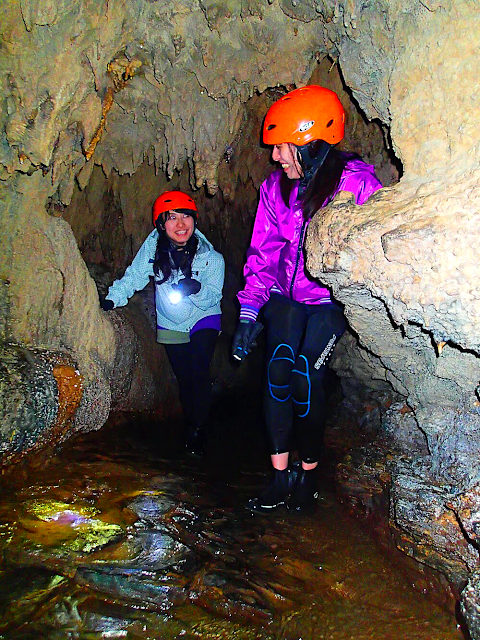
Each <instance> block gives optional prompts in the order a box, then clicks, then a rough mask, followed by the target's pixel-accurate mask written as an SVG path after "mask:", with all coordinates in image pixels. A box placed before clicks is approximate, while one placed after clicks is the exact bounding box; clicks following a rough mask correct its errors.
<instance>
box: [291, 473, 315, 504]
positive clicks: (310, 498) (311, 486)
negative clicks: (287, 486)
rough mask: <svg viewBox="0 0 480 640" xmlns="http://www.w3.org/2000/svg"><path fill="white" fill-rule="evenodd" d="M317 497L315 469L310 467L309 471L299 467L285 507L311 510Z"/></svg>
mask: <svg viewBox="0 0 480 640" xmlns="http://www.w3.org/2000/svg"><path fill="white" fill-rule="evenodd" d="M317 498H318V491H317V469H316V468H315V469H310V470H309V471H305V469H300V470H299V471H298V475H297V477H296V480H295V484H294V485H293V488H292V495H291V496H290V499H289V501H288V504H287V508H288V509H289V510H290V511H296V512H308V511H313V509H314V508H315V501H316V499H317Z"/></svg>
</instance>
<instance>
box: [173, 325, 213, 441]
mask: <svg viewBox="0 0 480 640" xmlns="http://www.w3.org/2000/svg"><path fill="white" fill-rule="evenodd" d="M217 337H218V331H217V330H216V329H199V330H198V331H195V332H194V333H192V335H191V336H190V342H187V343H185V344H166V345H164V346H165V349H166V351H167V355H168V359H169V360H170V364H171V365H172V369H173V373H174V374H175V377H176V378H177V380H178V385H179V387H180V402H181V404H182V409H183V414H184V416H185V419H186V420H187V422H188V426H190V427H193V428H194V429H198V428H200V427H203V426H205V423H206V422H207V419H208V414H209V411H210V405H211V402H212V381H211V378H210V363H211V361H212V358H213V352H214V350H215V343H216V342H217Z"/></svg>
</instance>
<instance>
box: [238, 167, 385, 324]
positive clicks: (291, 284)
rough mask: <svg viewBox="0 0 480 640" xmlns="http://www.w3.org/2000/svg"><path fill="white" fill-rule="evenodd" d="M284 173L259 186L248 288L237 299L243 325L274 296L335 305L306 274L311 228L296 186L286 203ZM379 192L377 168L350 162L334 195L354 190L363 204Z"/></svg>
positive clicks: (249, 257) (247, 271)
mask: <svg viewBox="0 0 480 640" xmlns="http://www.w3.org/2000/svg"><path fill="white" fill-rule="evenodd" d="M282 173H283V170H282V169H278V170H277V171H274V172H273V173H272V174H271V175H270V176H269V177H268V178H267V179H266V180H265V182H264V183H263V184H262V186H261V187H260V202H259V204H258V209H257V215H256V217H255V224H254V227H253V234H252V241H251V243H250V247H249V249H248V251H247V262H246V264H245V268H244V271H243V274H244V276H245V288H244V289H243V291H239V293H238V296H237V297H238V300H239V302H240V305H241V311H240V319H243V320H255V319H256V317H257V315H258V312H259V310H260V309H261V307H263V305H264V304H265V303H266V302H267V301H268V299H269V297H270V293H271V292H277V293H280V294H282V295H284V296H287V297H288V298H291V299H292V300H296V301H297V302H303V303H305V304H329V303H330V302H331V299H330V291H329V290H328V289H326V288H324V287H322V286H321V284H320V283H319V282H317V281H316V280H313V279H312V278H311V277H309V276H308V275H307V274H306V273H305V265H304V253H303V242H304V239H305V234H306V230H307V226H308V223H306V222H304V219H303V213H302V210H301V206H300V203H299V202H297V193H298V184H297V185H296V186H295V187H294V188H293V189H292V192H291V197H290V206H288V207H287V206H286V205H285V203H284V202H283V199H282V195H281V193H280V180H281V177H282ZM381 188H382V185H381V183H380V181H379V180H378V179H377V177H376V176H375V170H374V167H373V165H370V164H366V163H365V162H363V160H359V159H352V160H350V161H349V162H347V164H346V166H345V169H344V171H343V173H342V177H341V178H340V183H339V185H338V189H337V190H336V191H335V193H334V194H333V195H334V196H335V195H336V194H337V193H338V192H339V191H350V192H351V193H353V195H354V196H355V202H356V203H357V204H359V205H361V204H363V203H364V202H365V201H366V200H368V198H369V197H370V196H371V195H372V193H374V192H375V191H377V190H378V189H381Z"/></svg>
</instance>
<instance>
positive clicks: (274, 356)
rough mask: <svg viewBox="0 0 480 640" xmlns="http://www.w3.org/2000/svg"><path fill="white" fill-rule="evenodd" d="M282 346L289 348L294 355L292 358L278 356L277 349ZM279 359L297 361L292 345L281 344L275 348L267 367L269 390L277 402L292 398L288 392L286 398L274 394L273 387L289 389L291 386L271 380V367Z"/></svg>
mask: <svg viewBox="0 0 480 640" xmlns="http://www.w3.org/2000/svg"><path fill="white" fill-rule="evenodd" d="M281 347H286V348H287V349H289V350H290V352H291V354H292V357H291V358H286V357H280V358H277V357H276V355H277V351H278V350H279V349H280V348H281ZM279 360H287V361H288V362H291V363H292V364H293V363H294V362H295V354H294V352H293V349H292V347H291V346H290V345H289V344H279V345H278V347H276V348H275V351H274V352H273V355H272V357H271V358H270V362H269V363H268V367H267V379H268V391H269V393H270V396H271V397H272V398H273V399H274V400H277V402H286V401H287V400H289V399H290V395H291V394H290V393H289V394H288V396H287V397H286V398H278V397H277V396H276V395H274V393H273V389H288V388H289V387H290V385H289V384H273V383H272V382H271V380H270V367H271V366H272V363H273V362H278V361H279Z"/></svg>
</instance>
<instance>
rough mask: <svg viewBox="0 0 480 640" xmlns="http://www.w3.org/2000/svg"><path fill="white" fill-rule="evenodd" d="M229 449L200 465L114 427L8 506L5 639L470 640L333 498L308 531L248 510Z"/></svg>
mask: <svg viewBox="0 0 480 640" xmlns="http://www.w3.org/2000/svg"><path fill="white" fill-rule="evenodd" d="M230 427H231V425H230ZM222 434H223V436H222ZM217 435H218V437H217V444H218V441H220V440H221V439H222V437H225V439H226V441H225V442H224V443H223V445H222V446H225V445H226V448H225V449H224V450H225V451H227V452H228V450H229V448H228V442H230V445H231V446H230V454H231V457H230V458H229V457H228V454H222V453H221V447H220V449H218V450H215V451H213V452H212V454H211V456H210V459H209V460H207V461H206V462H195V461H190V460H188V459H184V458H183V457H182V456H172V455H170V454H171V450H170V452H168V456H166V457H162V458H161V457H160V456H159V454H160V453H161V449H162V445H161V443H160V444H159V443H158V442H157V443H156V444H155V446H153V442H154V441H149V442H146V443H145V441H144V440H143V441H142V440H141V438H140V437H139V429H138V425H133V426H132V425H128V424H126V425H119V424H118V423H117V424H112V425H111V426H110V427H109V428H105V429H104V430H102V431H100V432H99V433H95V434H89V435H87V436H84V437H81V438H78V439H77V440H76V441H75V443H73V444H72V445H71V446H69V447H68V448H66V449H65V450H64V451H63V452H62V453H61V454H59V455H58V456H57V457H56V458H55V459H54V460H53V461H52V464H51V465H50V466H49V467H48V468H47V469H46V470H44V471H43V472H42V474H41V477H40V474H39V477H38V478H35V479H33V480H32V479H31V480H30V483H29V484H28V486H25V487H22V488H20V489H17V490H16V491H12V492H7V493H6V494H5V493H4V495H3V500H2V505H1V507H0V549H1V552H2V556H3V558H4V562H3V565H2V570H1V571H0V594H1V595H0V613H1V627H0V632H1V633H3V636H2V637H6V638H10V637H15V638H52V639H56V638H85V639H87V638H88V639H94V638H122V637H128V638H228V639H231V638H239V639H245V640H247V639H254V638H262V639H267V640H268V639H269V638H272V639H273V638H275V639H277V638H285V639H292V640H293V639H299V638H302V639H303V640H307V639H312V640H313V639H315V640H319V639H332V640H343V639H345V640H346V639H349V638H355V640H362V639H368V640H372V639H373V638H379V639H380V638H381V639H392V640H394V639H402V640H404V639H405V638H409V639H413V638H416V639H417V638H418V639H423V638H425V639H428V640H435V639H438V640H440V639H441V640H448V639H450V638H452V639H453V638H457V639H459V638H461V637H462V635H461V634H460V632H459V631H458V630H457V628H456V624H455V620H454V618H453V616H452V614H451V613H449V612H447V611H444V610H443V609H441V608H440V607H439V606H437V605H435V604H434V603H433V602H431V601H430V600H429V599H428V598H427V597H426V596H425V595H423V594H421V593H419V592H418V591H416V590H415V589H414V588H413V586H412V584H411V582H409V581H408V580H407V579H406V578H405V577H403V575H402V574H401V573H399V572H398V571H397V570H396V569H395V568H394V567H393V565H392V564H391V563H390V561H389V559H388V558H385V557H383V556H382V555H381V554H380V553H379V552H378V551H377V550H376V548H375V546H374V545H373V544H372V542H371V540H370V539H369V537H368V536H367V535H366V534H365V533H363V532H362V531H361V530H360V529H359V528H357V527H356V526H355V523H354V522H352V520H351V519H346V518H345V517H344V516H343V515H342V511H341V509H340V508H339V506H338V505H337V504H336V503H335V501H334V499H333V497H332V496H331V494H329V493H328V492H327V491H324V492H323V493H322V494H321V495H320V498H319V506H318V510H317V512H316V513H315V514H313V515H311V516H308V517H305V516H304V517H302V518H299V517H298V516H296V515H292V514H289V513H288V512H287V511H285V510H284V511H281V512H279V513H278V514H275V515H274V516H273V517H272V516H270V517H268V518H267V517H259V516H252V515H251V514H250V513H249V512H247V511H246V510H245V509H244V508H243V504H244V503H245V501H246V499H247V498H248V497H250V496H251V495H254V494H255V492H256V491H257V490H258V487H259V486H260V485H261V484H262V482H263V481H264V479H263V476H262V469H261V468H258V467H256V468H252V467H251V466H250V465H248V466H247V465H246V461H241V460H240V461H238V460H237V458H239V457H237V456H236V455H234V454H232V446H233V448H234V449H235V447H236V446H237V443H233V445H232V443H231V438H230V439H229V438H228V437H227V436H226V435H225V425H224V429H223V430H222V431H219V433H218V434H217ZM220 444H221V443H220ZM155 447H156V448H155ZM168 448H169V447H168V446H166V445H165V447H164V451H163V453H167V450H168ZM173 450H175V447H173ZM234 460H237V461H238V464H233V461H234Z"/></svg>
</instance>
